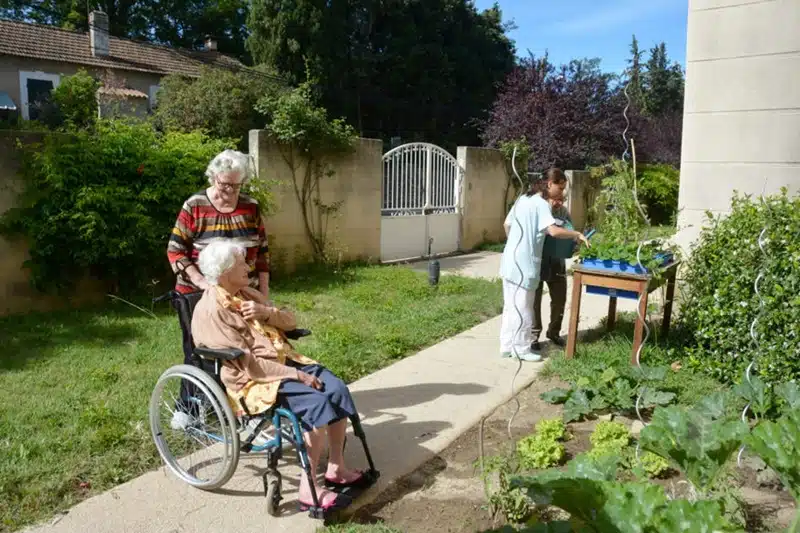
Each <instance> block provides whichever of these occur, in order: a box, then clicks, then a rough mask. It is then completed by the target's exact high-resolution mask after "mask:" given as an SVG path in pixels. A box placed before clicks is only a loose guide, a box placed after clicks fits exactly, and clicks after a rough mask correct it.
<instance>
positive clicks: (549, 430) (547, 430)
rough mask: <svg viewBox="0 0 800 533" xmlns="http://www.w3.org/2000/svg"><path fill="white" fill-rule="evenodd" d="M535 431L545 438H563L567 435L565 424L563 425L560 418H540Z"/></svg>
mask: <svg viewBox="0 0 800 533" xmlns="http://www.w3.org/2000/svg"><path fill="white" fill-rule="evenodd" d="M536 433H537V434H538V435H540V436H541V437H542V438H545V439H549V440H563V439H565V438H566V436H567V426H565V425H564V421H563V420H562V419H560V418H550V419H547V420H540V421H539V423H538V424H536Z"/></svg>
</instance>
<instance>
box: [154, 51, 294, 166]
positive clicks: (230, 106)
mask: <svg viewBox="0 0 800 533" xmlns="http://www.w3.org/2000/svg"><path fill="white" fill-rule="evenodd" d="M270 74H272V73H270V72H269V71H268V70H266V69H265V67H263V66H259V67H256V72H251V71H241V72H233V71H231V70H228V69H223V68H212V67H204V68H203V69H202V70H201V73H200V76H199V77H198V78H196V79H190V78H187V77H185V76H181V75H178V74H171V75H169V76H165V77H164V78H162V79H161V82H160V89H159V91H158V94H157V101H158V104H157V106H156V108H155V110H154V112H153V117H154V119H155V122H156V124H157V125H158V126H159V127H160V128H162V129H164V130H167V131H180V132H185V133H190V132H193V131H198V130H200V131H205V132H207V133H208V134H209V135H210V136H212V137H216V138H230V139H235V141H236V143H237V144H238V146H239V148H240V149H241V150H244V151H246V150H247V143H248V135H249V134H248V132H249V131H250V130H253V129H259V128H263V126H264V121H265V117H264V114H263V113H261V112H259V111H258V110H256V109H255V105H256V103H257V102H258V101H259V100H260V99H262V98H265V97H267V96H269V95H273V96H274V95H277V94H280V93H281V92H282V91H285V90H287V87H286V86H285V84H284V83H283V82H282V81H280V80H279V79H278V78H277V77H275V76H273V75H270Z"/></svg>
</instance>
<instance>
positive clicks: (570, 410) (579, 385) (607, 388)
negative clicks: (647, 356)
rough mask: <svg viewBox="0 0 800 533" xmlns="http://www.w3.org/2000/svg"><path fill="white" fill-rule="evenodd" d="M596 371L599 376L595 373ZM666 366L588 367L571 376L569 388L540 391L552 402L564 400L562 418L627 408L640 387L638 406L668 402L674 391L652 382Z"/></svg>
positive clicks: (571, 418) (578, 418) (629, 408)
mask: <svg viewBox="0 0 800 533" xmlns="http://www.w3.org/2000/svg"><path fill="white" fill-rule="evenodd" d="M597 374H599V377H598V376H597ZM666 374H667V369H666V368H665V367H662V368H659V367H649V366H646V365H642V366H640V367H629V368H627V369H625V370H617V369H616V368H615V367H613V366H609V367H603V369H602V370H600V368H591V369H588V372H587V373H586V374H584V375H580V376H579V377H577V378H575V379H574V380H570V379H568V380H569V381H570V383H571V385H572V388H571V389H569V390H565V389H562V388H556V389H553V390H550V391H547V392H544V393H542V394H540V395H539V397H540V398H541V399H542V400H544V401H546V402H548V403H553V404H560V403H563V404H564V415H563V416H564V420H565V421H566V422H572V421H575V420H581V419H583V418H585V417H587V416H589V415H591V414H592V413H594V412H595V411H602V410H612V411H622V412H624V411H630V410H631V409H633V408H634V405H635V401H636V398H637V397H638V396H639V394H640V391H641V395H642V397H641V400H640V402H639V408H640V409H651V408H653V407H655V406H657V405H668V404H670V403H671V402H672V401H674V399H675V393H673V392H666V391H661V390H658V389H657V388H656V387H655V384H657V383H658V382H661V381H663V380H664V379H665V377H666Z"/></svg>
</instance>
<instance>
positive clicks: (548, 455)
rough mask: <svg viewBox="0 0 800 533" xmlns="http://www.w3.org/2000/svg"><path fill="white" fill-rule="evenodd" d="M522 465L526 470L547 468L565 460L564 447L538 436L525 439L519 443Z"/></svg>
mask: <svg viewBox="0 0 800 533" xmlns="http://www.w3.org/2000/svg"><path fill="white" fill-rule="evenodd" d="M517 453H518V454H519V457H520V463H521V464H522V466H523V467H524V468H526V469H530V468H547V467H550V466H553V465H557V464H559V463H560V462H561V461H562V460H563V459H564V445H563V444H561V443H560V442H558V441H556V440H553V439H548V438H546V437H543V436H541V435H538V434H533V435H529V436H527V437H525V438H524V439H522V440H520V441H519V442H518V443H517Z"/></svg>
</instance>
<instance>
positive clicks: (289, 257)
mask: <svg viewBox="0 0 800 533" xmlns="http://www.w3.org/2000/svg"><path fill="white" fill-rule="evenodd" d="M250 154H251V155H252V157H253V158H254V159H255V165H256V169H257V172H258V177H259V179H264V180H267V181H268V183H270V187H271V188H272V190H273V193H274V195H275V201H276V204H277V209H276V212H275V213H274V214H273V215H271V216H270V217H269V218H268V219H267V220H266V229H267V234H268V236H269V243H270V249H271V251H272V253H271V256H272V261H273V263H274V265H275V267H276V269H278V270H284V271H291V270H293V269H294V268H295V267H296V266H297V265H298V264H301V263H303V262H305V261H307V260H308V259H310V257H311V246H310V245H309V243H308V240H307V238H306V235H305V232H304V229H303V228H304V223H303V215H302V213H301V211H300V203H299V201H298V200H297V198H296V196H295V192H294V189H293V186H292V176H291V172H290V167H289V165H288V164H287V163H286V161H285V160H284V157H283V154H282V153H281V150H280V149H279V147H278V146H277V145H276V144H275V143H274V142H272V141H271V140H270V139H269V137H268V135H267V132H265V131H263V130H251V131H250ZM382 155H383V143H382V142H381V141H380V140H376V139H359V140H358V141H357V143H356V147H355V150H354V151H353V152H352V153H349V154H347V155H344V156H341V157H339V158H337V159H336V160H334V161H332V166H333V168H334V170H335V173H334V175H333V176H331V177H325V178H322V181H321V182H320V192H321V194H322V203H324V204H328V205H331V204H335V203H338V202H341V205H340V206H339V208H338V210H337V212H336V214H335V215H334V216H332V217H331V219H330V221H329V225H328V232H327V236H328V240H329V241H330V244H329V246H328V249H329V251H330V252H331V254H332V255H333V257H332V259H334V260H339V259H341V260H343V261H348V260H358V259H360V260H367V261H378V260H379V259H380V254H381V182H382V179H381V178H382V171H383V166H382V163H381V157H382Z"/></svg>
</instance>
